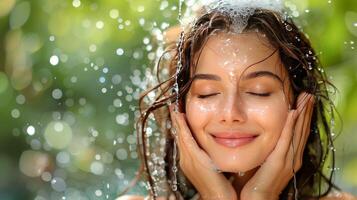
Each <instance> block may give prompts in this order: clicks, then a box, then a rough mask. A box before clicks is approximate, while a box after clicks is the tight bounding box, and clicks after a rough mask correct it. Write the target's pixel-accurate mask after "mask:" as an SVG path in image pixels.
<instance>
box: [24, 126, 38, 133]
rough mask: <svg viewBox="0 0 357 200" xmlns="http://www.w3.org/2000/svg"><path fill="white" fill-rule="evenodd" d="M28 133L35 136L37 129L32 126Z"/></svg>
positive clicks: (28, 128) (29, 127) (27, 130)
mask: <svg viewBox="0 0 357 200" xmlns="http://www.w3.org/2000/svg"><path fill="white" fill-rule="evenodd" d="M26 132H27V134H28V135H34V134H35V132H36V130H35V127H33V126H31V125H30V126H28V127H27V129H26Z"/></svg>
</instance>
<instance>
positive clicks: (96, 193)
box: [95, 190, 103, 197]
mask: <svg viewBox="0 0 357 200" xmlns="http://www.w3.org/2000/svg"><path fill="white" fill-rule="evenodd" d="M102 194H103V193H102V190H96V191H95V195H96V196H97V197H100V196H102Z"/></svg>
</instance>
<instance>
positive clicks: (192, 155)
mask: <svg viewBox="0 0 357 200" xmlns="http://www.w3.org/2000/svg"><path fill="white" fill-rule="evenodd" d="M170 116H171V121H172V128H173V130H174V132H176V133H175V137H176V142H177V145H178V150H179V151H178V152H179V156H180V161H179V164H180V168H181V170H182V171H183V173H184V174H185V176H186V177H187V178H188V179H189V180H190V181H191V183H192V184H193V185H194V186H195V188H196V189H197V191H198V192H199V194H200V196H201V199H205V200H206V199H225V200H226V199H230V200H235V199H237V194H236V192H235V190H234V188H233V186H232V184H231V182H230V181H229V180H228V179H227V178H226V177H225V176H224V175H223V174H222V173H219V172H218V171H217V168H216V166H215V165H214V163H213V161H212V160H211V158H210V157H209V156H208V155H207V153H206V152H205V151H204V150H202V149H201V148H200V147H199V146H198V145H197V143H196V140H195V139H194V138H193V137H192V133H191V131H190V128H189V127H188V125H187V120H186V116H185V114H184V113H180V112H178V111H177V112H176V111H174V105H173V104H172V105H170Z"/></svg>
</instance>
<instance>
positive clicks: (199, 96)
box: [197, 93, 219, 99]
mask: <svg viewBox="0 0 357 200" xmlns="http://www.w3.org/2000/svg"><path fill="white" fill-rule="evenodd" d="M217 94H219V93H212V94H201V95H198V96H197V97H198V98H200V99H204V98H208V97H211V96H214V95H217Z"/></svg>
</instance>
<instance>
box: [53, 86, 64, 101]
mask: <svg viewBox="0 0 357 200" xmlns="http://www.w3.org/2000/svg"><path fill="white" fill-rule="evenodd" d="M62 95H63V93H62V90H60V89H58V88H57V89H54V90H53V91H52V97H53V98H54V99H60V98H62Z"/></svg>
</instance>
